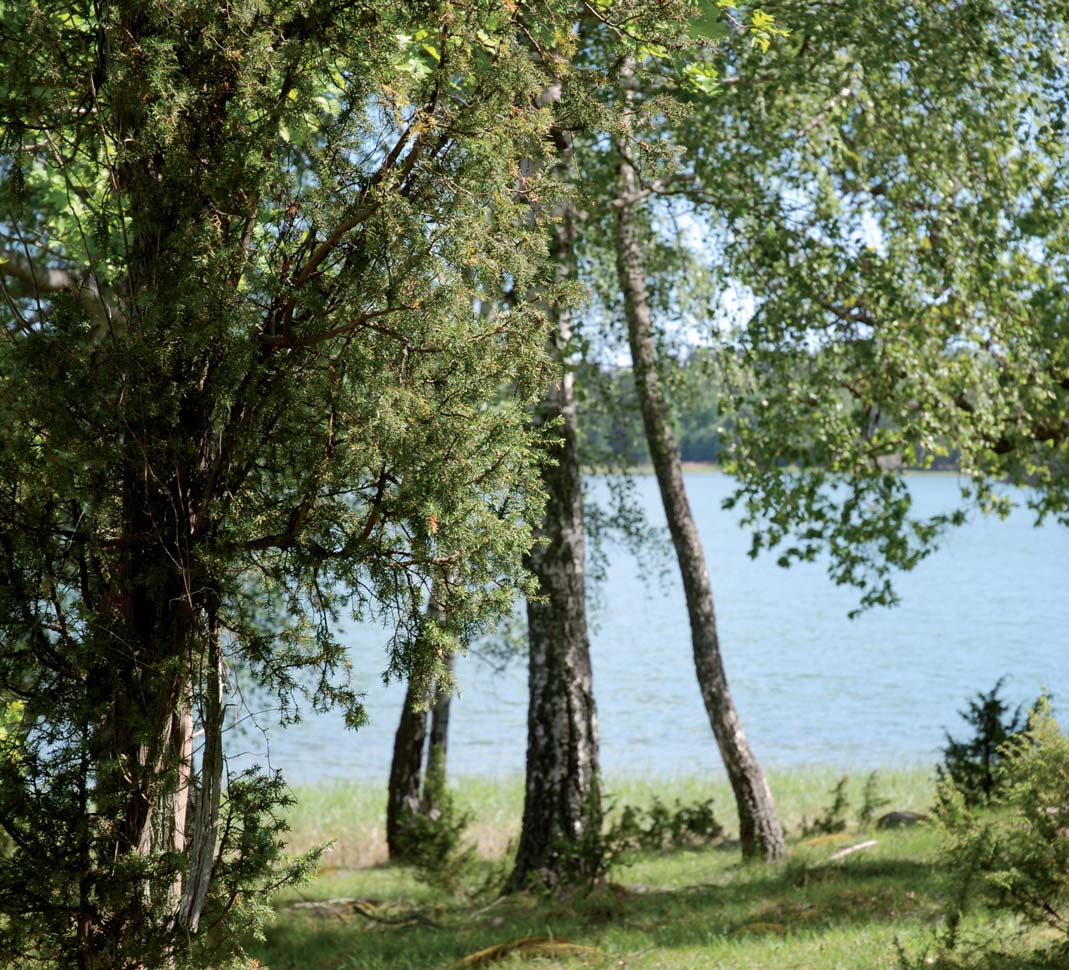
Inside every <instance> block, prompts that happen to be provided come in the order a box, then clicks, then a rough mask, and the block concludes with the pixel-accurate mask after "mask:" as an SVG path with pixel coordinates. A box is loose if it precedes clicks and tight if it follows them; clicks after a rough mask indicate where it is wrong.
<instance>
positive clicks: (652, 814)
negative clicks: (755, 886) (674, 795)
mask: <svg viewBox="0 0 1069 970" xmlns="http://www.w3.org/2000/svg"><path fill="white" fill-rule="evenodd" d="M611 831H612V833H613V836H614V838H615V840H616V841H617V842H618V843H619V844H620V846H621V848H622V849H623V850H625V851H626V850H631V851H640V852H660V851H667V850H670V849H679V848H700V847H701V846H703V845H708V844H709V843H710V842H712V841H713V840H714V839H716V838H718V837H719V836H720V835H721V834H722V833H723V831H724V828H723V826H722V825H721V824H720V823H719V822H718V821H717V819H716V815H715V813H714V811H713V801H712V799H711V798H709V799H705V800H704V801H697V802H693V803H691V804H689V805H685V804H683V803H682V802H681V801H679V799H676V802H675V807H674V808H669V807H668V806H667V805H665V804H664V802H662V801H661V800H660V799H659V798H654V800H653V803H652V804H651V805H650V807H649V808H645V809H644V808H638V807H636V806H634V805H627V806H625V807H624V809H623V811H622V812H621V813H620V818H619V820H618V821H617V822H616V823H615V824H614V825H613V826H612V829H611Z"/></svg>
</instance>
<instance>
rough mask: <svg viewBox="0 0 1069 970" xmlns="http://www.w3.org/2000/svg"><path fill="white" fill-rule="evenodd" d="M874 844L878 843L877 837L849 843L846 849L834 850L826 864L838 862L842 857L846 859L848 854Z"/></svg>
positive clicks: (869, 847)
mask: <svg viewBox="0 0 1069 970" xmlns="http://www.w3.org/2000/svg"><path fill="white" fill-rule="evenodd" d="M874 845H876V840H875V839H869V840H868V841H867V842H858V844H857V845H848V846H847V847H846V848H845V849H840V850H839V851H838V852H833V853H832V854H831V855H830V856H828V858H827V859H826V860H825V862H824V864H825V865H826V864H827V863H829V862H838V861H839V860H840V859H845V858H846V857H847V856H848V855H853V854H854V853H855V852H860V851H861V850H862V849H871V848H872V847H873V846H874Z"/></svg>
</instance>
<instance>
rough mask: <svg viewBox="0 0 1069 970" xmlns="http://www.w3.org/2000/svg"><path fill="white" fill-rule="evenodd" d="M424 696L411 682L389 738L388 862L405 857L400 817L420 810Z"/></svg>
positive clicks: (425, 700)
mask: <svg viewBox="0 0 1069 970" xmlns="http://www.w3.org/2000/svg"><path fill="white" fill-rule="evenodd" d="M427 700H428V697H427V694H426V692H423V691H419V690H417V689H416V687H415V685H414V684H413V682H412V681H409V683H408V690H407V691H406V692H405V702H404V706H403V707H402V708H401V721H400V723H399V724H398V725H397V733H396V734H395V735H394V739H393V760H392V761H391V762H390V783H389V790H388V792H387V796H386V849H387V851H388V853H389V856H390V859H391V861H395V862H396V861H400V860H403V859H404V857H405V854H406V846H405V840H404V834H403V832H404V818H405V816H406V815H408V814H411V813H413V812H418V811H419V810H420V786H421V783H422V779H423V748H424V743H425V741H426V737H427Z"/></svg>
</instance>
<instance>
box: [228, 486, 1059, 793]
mask: <svg viewBox="0 0 1069 970" xmlns="http://www.w3.org/2000/svg"><path fill="white" fill-rule="evenodd" d="M687 488H688V492H689V495H690V500H691V505H692V508H693V510H694V515H695V518H696V519H697V522H698V525H699V529H700V531H701V536H702V541H703V543H704V544H705V549H706V556H707V558H708V561H709V568H710V574H711V578H712V582H713V591H714V596H715V599H716V606H717V612H718V617H719V621H720V634H721V643H722V649H723V652H724V660H725V665H726V667H727V673H728V680H729V683H730V685H731V688H732V691H733V693H734V696H735V700H736V704H737V705H738V708H739V712H740V715H741V718H742V722H743V725H744V727H745V729H746V731H747V734H748V736H749V738H750V741H751V743H752V745H753V747H754V749H755V751H756V753H757V756H758V757H759V759H760V760H761V761H762V763H763V764H765V765H767V766H775V767H795V766H812V765H830V766H836V767H850V768H855V769H856V768H863V767H881V766H894V765H903V764H916V763H931V762H933V760H934V759H935V755H936V752H937V749H938V747H939V746H940V744H941V743H942V741H943V732H942V727H943V726H947V727H950V728H951V729H952V731H958V725H959V723H960V722H959V721H958V718H957V715H956V711H957V710H958V709H959V708H960V707H962V706H963V702H964V700H965V698H966V697H967V696H968V695H971V694H972V693H973V692H975V691H977V690H981V689H983V690H987V689H988V688H990V687H991V686H992V685H993V684H994V682H995V681H996V680H997V679H998V678H999V677H1000V676H1002V675H1004V674H1009V675H1010V676H1009V679H1008V680H1007V684H1006V687H1005V689H1004V694H1005V695H1006V696H1007V697H1009V698H1011V699H1012V700H1014V701H1015V702H1017V701H1031V700H1032V699H1033V698H1034V697H1035V696H1036V695H1037V694H1038V693H1039V691H1040V689H1041V687H1043V686H1046V687H1048V688H1049V689H1050V691H1051V692H1052V693H1053V694H1054V699H1055V709H1056V712H1058V713H1059V714H1064V713H1065V712H1066V711H1067V710H1069V662H1067V650H1066V647H1067V646H1069V596H1067V595H1066V586H1065V574H1066V566H1067V565H1069V530H1067V529H1064V528H1060V527H1058V526H1056V525H1049V526H1044V527H1042V528H1038V529H1037V528H1035V527H1034V526H1033V525H1032V519H1031V517H1030V516H1029V515H1028V513H1027V512H1024V511H1021V512H1017V513H1015V514H1014V515H1012V516H1011V517H1010V518H1009V519H1008V520H1006V521H1001V522H1000V521H998V520H994V519H985V518H982V517H978V518H977V519H975V520H974V521H972V522H970V523H969V524H968V525H967V526H965V527H963V528H961V529H958V530H956V531H954V532H953V533H952V534H951V535H950V536H949V537H948V538H947V539H946V541H945V542H944V544H943V547H942V548H941V549H940V550H939V551H938V552H937V553H936V554H935V555H933V556H932V557H930V558H929V559H928V560H926V561H924V562H923V563H921V565H920V566H919V567H918V568H917V569H916V570H915V571H914V572H913V573H910V574H907V575H904V576H901V577H899V579H898V581H897V586H898V589H899V591H900V593H901V595H902V600H903V602H902V605H901V606H899V607H897V608H895V609H891V610H879V611H871V612H869V613H866V614H864V615H862V616H861V617H860V618H858V619H856V620H850V619H848V618H847V613H848V612H849V611H850V609H852V608H853V607H854V606H855V605H856V603H857V594H856V593H855V592H852V591H850V590H847V589H841V588H837V587H835V586H834V585H833V584H832V583H831V581H830V580H829V579H828V578H827V576H826V574H825V573H824V571H823V569H822V568H821V567H819V566H815V565H805V566H798V567H794V568H792V569H790V570H784V569H781V568H779V567H778V566H777V565H776V564H775V561H774V558H773V557H769V556H763V557H761V558H759V559H757V560H751V559H749V557H748V556H747V554H746V553H747V549H748V548H749V537H748V535H747V534H746V533H744V532H743V531H742V530H740V529H739V528H738V527H737V525H736V519H735V513H731V512H725V511H723V510H722V509H721V508H720V503H721V500H722V499H723V498H724V496H726V495H727V494H728V492H729V491H730V489H731V481H730V479H728V478H726V477H725V476H723V475H721V474H718V473H697V474H692V475H689V476H688V478H687ZM911 488H912V490H913V493H914V497H915V501H916V503H917V505H918V507H919V508H921V509H923V510H926V511H937V510H939V509H945V508H947V507H949V506H951V505H952V504H953V502H954V500H955V497H956V494H957V483H956V480H955V478H954V477H953V476H949V475H916V476H913V478H912V480H911ZM638 491H639V495H640V496H641V498H642V500H643V501H644V504H645V506H646V508H647V510H648V512H649V515H650V517H651V520H653V521H654V522H656V523H659V524H662V525H663V522H664V517H663V513H662V512H661V508H660V501H659V497H658V495H657V488H656V483H655V481H654V480H653V478H652V477H649V476H646V477H642V478H640V479H639V481H638ZM672 565H673V570H674V561H673V563H672ZM599 598H600V600H601V606H600V608H599V609H598V611H597V613H596V614H595V616H594V617H593V624H594V630H593V637H592V643H591V649H592V654H593V664H594V690H595V694H596V697H597V703H598V714H599V720H600V725H601V754H602V765H603V768H604V770H605V771H606V772H607V773H608V774H610V775H619V774H640V773H642V774H646V773H657V774H660V775H672V774H678V773H683V774H696V773H708V772H713V773H717V774H719V773H721V772H722V769H721V767H720V764H719V759H718V756H717V753H716V749H715V746H714V743H713V740H712V735H711V732H710V730H709V726H708V721H707V720H706V717H705V711H704V708H703V706H702V703H701V699H700V696H699V694H698V688H697V685H696V683H695V680H694V671H693V664H692V660H691V654H690V634H689V629H688V626H687V617H686V610H685V608H684V601H683V592H682V586H681V584H680V582H679V580H678V577H677V575H676V574H675V573H674V571H673V573H672V575H671V576H670V578H669V581H668V582H667V583H661V582H659V581H657V580H655V579H654V580H649V579H643V577H642V575H641V573H640V570H639V569H638V568H637V566H636V564H635V562H634V561H633V560H632V559H631V557H630V556H629V555H628V554H627V553H626V552H623V551H621V550H614V551H612V554H611V556H610V565H609V574H608V578H607V581H606V583H605V584H604V586H603V588H602V589H601V593H600V597H599ZM348 636H349V640H350V643H351V656H352V659H353V665H354V671H356V672H357V674H358V675H359V676H360V678H362V679H361V680H359V681H358V683H359V684H360V686H361V687H362V688H366V691H367V694H366V703H367V707H368V711H369V713H370V716H371V723H370V724H369V725H368V726H367V727H365V728H362V729H361V730H359V731H357V732H351V731H347V730H346V729H345V728H344V727H343V725H342V722H341V717H340V715H334V716H331V715H323V716H314V717H313V716H310V717H309V718H308V719H307V720H305V721H304V722H303V723H301V724H299V725H297V726H295V727H291V728H288V729H286V730H285V731H283V730H281V729H280V728H277V727H275V728H270V729H269V730H268V732H267V744H266V747H265V742H264V741H263V739H254V740H253V742H252V743H251V745H250V744H245V745H244V746H245V747H246V748H249V747H253V748H255V747H259V748H260V750H261V754H260V760H261V761H263V762H264V763H267V762H268V761H269V763H270V764H271V766H272V767H275V768H281V769H283V771H284V773H285V775H286V777H287V778H288V779H289V780H290V781H292V782H297V783H301V782H315V781H322V780H331V779H354V778H355V779H368V780H375V781H377V782H379V783H381V782H382V781H383V780H384V779H385V778H386V776H387V773H388V771H389V761H390V751H391V745H392V741H393V732H394V729H395V727H396V723H397V717H398V714H399V711H400V706H401V703H402V699H403V696H404V687H403V685H400V684H393V685H390V686H388V687H386V686H383V684H382V683H381V680H379V679H378V672H379V671H381V669H382V668H383V666H384V664H383V659H382V658H383V656H384V654H383V644H384V641H385V637H384V635H383V633H382V632H381V630H377V629H372V628H361V629H354V630H351V631H350V632H349V634H348ZM457 676H458V680H459V683H460V687H461V695H460V696H459V697H458V698H456V700H455V701H454V707H453V716H452V721H451V725H450V729H451V734H450V749H449V767H450V771H451V772H452V773H454V774H456V775H464V774H479V775H492V776H499V775H515V774H519V773H521V772H522V770H523V759H524V750H525V743H526V716H527V709H526V705H527V697H526V664H525V662H524V661H517V662H515V663H513V665H512V666H511V667H510V668H509V669H507V670H506V671H505V672H504V673H495V672H494V671H493V670H491V669H490V667H489V666H488V665H487V664H486V663H485V662H483V661H480V660H478V659H477V658H475V657H473V656H468V657H463V658H461V660H460V662H459V664H458V669H457ZM1059 702H1060V703H1059ZM262 720H266V719H262ZM959 733H960V732H959ZM245 740H246V741H247V740H248V739H245Z"/></svg>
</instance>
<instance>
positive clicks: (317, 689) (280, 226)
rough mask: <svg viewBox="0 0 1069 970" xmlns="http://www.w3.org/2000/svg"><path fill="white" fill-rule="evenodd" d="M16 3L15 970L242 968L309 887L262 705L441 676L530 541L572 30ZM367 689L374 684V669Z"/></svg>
mask: <svg viewBox="0 0 1069 970" xmlns="http://www.w3.org/2000/svg"><path fill="white" fill-rule="evenodd" d="M517 8H518V5H516V4H505V5H501V4H496V3H494V4H491V3H482V2H473V3H470V4H465V3H448V2H442V3H438V2H421V3H414V4H413V3H400V2H396V3H393V2H386V3H370V2H362V0H317V2H316V3H305V2H297V0H291V2H284V3H267V2H262V0H237V2H234V3H229V4H225V5H217V4H207V3H203V2H198V0H172V2H167V3H163V2H156V0H136V2H135V0H127V2H120V3H112V4H100V3H96V2H91V0H44V2H40V3H34V4H23V3H9V2H4V3H0V78H2V80H0V125H2V133H3V134H2V146H0V175H2V178H3V186H2V192H3V207H2V210H0V211H2V215H0V282H2V287H0V293H2V297H3V304H2V307H3V308H2V310H0V319H2V323H3V336H2V340H0V412H2V420H0V630H2V644H3V645H2V647H0V696H3V697H5V698H8V697H12V698H17V699H18V700H20V701H21V702H22V704H23V707H22V709H21V710H22V713H21V717H20V719H19V721H18V724H17V725H16V727H15V729H14V730H11V729H9V730H8V735H7V738H6V740H5V741H4V744H3V746H2V752H0V754H2V757H0V828H2V829H3V831H4V832H5V833H6V834H7V835H8V836H9V837H10V839H11V841H12V843H13V845H14V848H13V851H12V853H11V854H10V855H9V856H8V857H6V858H5V864H4V866H3V867H2V869H0V914H2V915H0V963H4V964H7V965H17V966H20V967H25V966H27V965H32V964H33V963H34V962H35V961H37V962H40V963H42V964H55V965H59V966H82V967H90V966H92V967H95V968H128V967H130V968H132V967H158V966H164V965H173V966H178V965H186V964H195V963H201V964H203V963H209V962H211V963H212V964H213V965H222V963H224V962H225V961H226V959H227V954H228V953H229V952H231V951H232V950H233V948H234V945H235V944H234V941H235V940H236V939H238V938H239V937H240V933H241V931H242V930H243V929H244V928H247V927H249V926H255V925H256V923H257V921H258V920H259V919H260V917H261V916H262V913H263V897H264V894H265V893H266V892H268V891H270V890H271V889H272V888H274V887H277V886H278V885H280V884H282V883H284V882H286V881H289V880H292V879H294V878H297V877H299V876H300V875H301V873H302V872H303V871H304V870H305V869H306V868H307V865H308V861H307V860H297V861H295V862H285V861H284V860H283V859H282V856H281V842H282V835H281V831H282V828H283V825H282V823H281V822H280V821H279V813H278V807H279V805H280V804H281V803H283V802H284V800H285V797H286V796H285V790H284V786H283V783H282V781H281V779H280V778H278V777H277V776H276V775H273V774H271V773H268V772H264V771H262V770H259V769H252V770H249V771H247V772H243V773H240V774H235V773H232V772H231V771H230V770H229V769H228V766H227V759H226V756H225V749H224V742H223V730H224V723H225V721H226V720H227V719H228V718H229V714H228V711H229V710H230V708H232V707H234V706H236V705H239V704H240V702H241V701H240V698H241V697H242V696H245V694H244V693H242V694H239V693H237V691H236V688H237V687H239V686H240V687H241V688H242V691H243V692H244V691H245V690H246V689H251V690H253V691H254V692H259V694H260V696H262V695H264V694H266V695H268V696H271V695H273V696H274V703H275V704H276V705H277V706H278V707H279V709H280V710H281V712H282V714H281V717H282V719H283V720H291V719H293V718H294V717H295V716H297V715H296V711H297V707H298V704H299V703H300V702H301V700H302V697H303V698H307V699H308V700H309V701H310V703H311V704H312V705H313V706H315V707H317V708H323V707H327V706H330V705H332V704H339V705H341V706H342V707H343V708H344V710H345V716H346V717H347V719H348V721H349V722H350V723H351V724H353V725H356V724H359V722H360V721H361V719H362V717H363V712H362V709H361V706H360V703H359V694H358V690H357V688H358V687H359V683H360V680H361V679H362V678H363V677H365V676H367V675H369V674H370V673H372V672H370V671H358V672H356V673H355V675H354V676H355V683H353V682H351V681H350V679H349V676H350V672H349V670H348V666H349V665H348V661H347V660H346V657H345V653H344V650H343V648H342V645H341V644H340V643H339V642H338V641H337V640H336V639H335V637H334V635H333V632H332V629H333V621H334V620H335V619H336V618H337V617H338V615H339V614H340V613H342V612H345V611H348V612H355V613H356V614H357V615H369V614H379V615H386V616H395V617H396V618H397V620H398V622H399V623H400V627H399V629H398V634H397V636H396V637H395V638H394V640H393V641H392V647H391V650H390V653H389V656H388V657H387V658H386V661H385V662H386V665H387V668H388V670H389V671H390V672H392V673H394V674H398V675H400V674H412V675H414V676H415V677H416V678H417V680H418V679H420V678H423V679H425V680H428V679H429V678H430V677H432V676H433V675H434V674H435V673H440V672H442V670H443V669H444V662H445V658H446V656H447V655H448V653H449V651H450V649H451V646H452V641H451V639H450V637H449V636H447V635H446V634H445V633H444V631H441V630H439V629H437V628H436V627H435V625H434V624H433V623H429V622H426V621H418V620H415V621H414V620H412V619H411V618H413V617H419V616H421V615H422V614H421V612H420V610H419V609H418V607H419V606H420V605H421V603H422V601H423V599H424V597H425V595H426V590H427V587H428V585H429V583H430V582H431V581H432V579H433V581H434V583H435V595H436V598H437V599H438V600H439V601H440V602H441V603H442V606H443V608H444V609H445V610H446V611H447V613H448V615H449V617H450V629H451V630H453V631H456V632H457V634H459V635H461V636H464V635H467V634H469V633H470V632H471V631H472V630H473V629H474V628H475V626H476V625H477V624H478V622H479V621H480V618H481V617H483V616H485V615H487V614H488V613H492V612H494V611H495V610H497V609H499V608H502V607H504V606H506V605H507V604H508V603H509V602H510V601H511V597H512V596H513V595H514V590H515V587H516V585H517V583H518V582H520V580H519V579H518V576H519V563H520V560H521V558H522V555H523V553H524V552H525V551H526V549H527V547H528V545H529V541H530V529H529V518H530V516H531V515H532V514H533V513H534V512H536V510H537V506H538V503H537V501H536V499H535V498H532V495H535V493H533V492H532V491H531V488H530V485H531V472H530V470H529V466H530V453H531V451H530V450H531V447H532V441H533V433H532V432H531V431H530V429H528V427H527V424H526V406H527V404H528V402H529V401H530V400H531V398H532V397H533V396H535V395H536V394H537V393H538V392H540V390H541V385H542V381H543V375H544V371H543V369H542V363H543V354H542V343H543V331H542V322H541V316H540V313H539V311H538V308H535V307H532V306H530V305H529V304H527V303H526V302H525V301H524V300H518V301H516V302H515V304H514V305H513V306H512V307H511V308H509V309H508V310H503V311H502V312H500V313H498V314H497V315H495V316H493V317H487V316H482V315H480V314H478V313H475V312H473V307H474V306H475V305H477V303H478V302H479V301H480V300H481V299H485V298H486V294H487V293H495V294H496V292H497V289H498V287H499V285H500V281H501V280H502V279H510V280H513V281H515V285H516V287H517V290H518V292H521V293H522V292H523V291H524V288H526V287H531V286H533V285H534V283H535V282H536V281H539V280H543V279H544V274H543V272H542V258H543V256H544V251H545V244H544V234H543V227H542V225H541V224H540V222H539V220H538V219H532V217H531V211H530V205H529V199H528V196H531V195H537V194H543V195H545V196H546V197H551V196H552V188H551V186H549V185H548V181H549V180H548V178H546V177H544V176H543V175H541V174H539V173H533V174H532V175H531V177H530V178H529V180H528V185H527V193H526V195H524V194H521V193H517V192H516V177H517V172H518V162H519V159H520V157H521V156H523V155H526V154H528V153H529V152H530V146H531V145H532V144H536V145H537V144H542V143H543V134H544V132H545V130H546V127H547V123H548V118H547V112H546V111H545V110H544V109H543V108H540V107H539V106H537V105H536V103H535V95H536V94H537V92H538V91H540V90H542V89H543V88H544V87H545V85H546V83H547V78H546V76H545V73H544V66H543V65H541V64H539V63H538V61H537V59H535V58H532V57H531V55H530V52H529V49H528V47H527V46H526V44H525V43H521V42H520V40H519V34H521V33H522V34H523V35H528V34H530V33H531V32H532V31H533V32H535V33H537V32H539V31H543V30H546V29H548V30H552V24H551V23H549V25H548V26H547V23H548V22H549V21H551V19H552V16H553V13H554V7H553V4H552V3H549V4H540V5H534V6H532V7H530V8H529V9H528V8H524V11H523V17H524V20H523V22H522V23H521V22H520V17H519V14H518V12H517ZM375 673H378V672H377V671H376V672H375Z"/></svg>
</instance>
